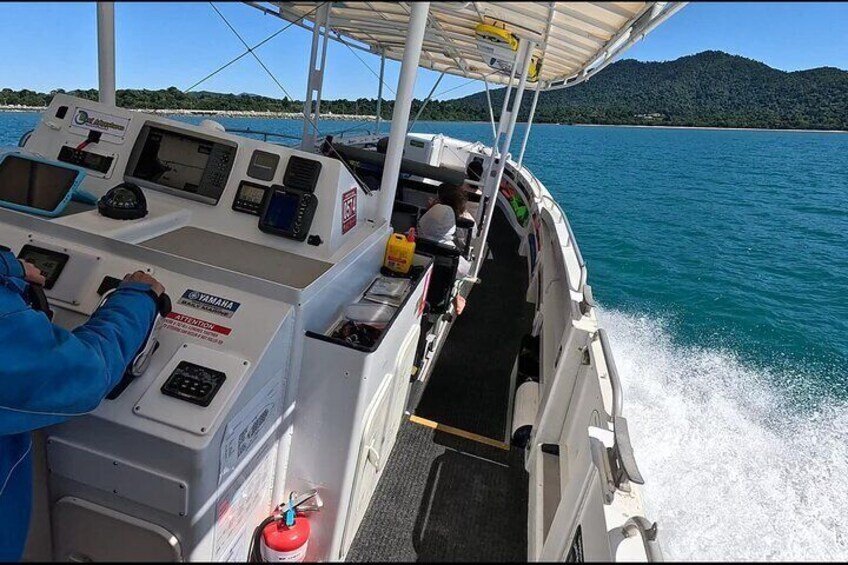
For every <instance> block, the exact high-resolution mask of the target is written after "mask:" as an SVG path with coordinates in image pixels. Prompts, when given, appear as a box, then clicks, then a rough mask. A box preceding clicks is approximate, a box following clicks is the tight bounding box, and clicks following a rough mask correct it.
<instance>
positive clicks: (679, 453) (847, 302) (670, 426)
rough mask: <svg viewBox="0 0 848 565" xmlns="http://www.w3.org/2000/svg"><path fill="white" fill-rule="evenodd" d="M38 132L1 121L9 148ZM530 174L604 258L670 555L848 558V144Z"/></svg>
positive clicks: (616, 150) (440, 126)
mask: <svg viewBox="0 0 848 565" xmlns="http://www.w3.org/2000/svg"><path fill="white" fill-rule="evenodd" d="M36 121H37V116H36V115H34V114H0V145H2V144H7V143H13V144H14V143H16V142H17V139H18V138H19V136H20V134H21V133H23V131H25V130H27V129H30V128H31V127H33V126H34V125H35V123H36ZM187 121H192V122H195V123H197V122H199V121H200V118H187ZM218 121H220V122H221V123H223V124H224V125H225V126H227V127H230V128H244V127H252V128H254V129H264V130H269V131H276V132H280V133H288V134H299V132H300V128H301V125H300V123H299V122H294V121H283V120H251V119H220V120H218ZM355 125H356V124H351V123H348V122H324V123H322V126H321V129H322V130H323V131H324V132H325V133H328V132H332V131H334V130H335V131H338V130H341V129H344V128H349V127H352V126H355ZM414 129H415V131H422V132H434V133H435V132H440V133H444V134H446V135H450V136H454V137H458V138H462V139H469V140H480V141H483V142H486V143H489V142H490V141H491V126H490V125H489V124H479V123H421V124H416V127H415V128H414ZM384 131H385V130H384ZM522 133H523V131H522V130H521V128H520V127H519V131H518V132H517V134H516V141H515V146H516V147H519V146H520V139H521V134H522ZM525 164H527V165H528V166H529V167H530V169H531V170H532V171H533V172H534V173H535V174H536V175H537V176H538V177H539V178H540V180H542V182H543V183H544V184H545V185H546V186H547V187H548V189H549V190H550V191H551V193H552V194H553V195H554V197H555V198H556V199H557V200H558V201H559V202H560V204H561V205H562V206H563V208H564V209H565V211H566V213H567V214H568V216H569V219H570V221H571V224H572V227H573V228H574V231H575V233H576V236H577V240H578V242H579V244H580V247H581V250H582V252H583V255H584V257H585V258H586V262H587V265H588V269H589V282H590V284H591V285H592V287H593V289H594V291H595V297H596V299H597V300H598V302H599V303H600V304H601V306H602V313H601V317H602V320H603V322H604V323H605V325H606V326H607V327H608V330H609V333H610V337H611V340H612V341H613V347H614V353H615V357H616V362H617V365H618V366H619V369H620V372H621V373H622V377H623V379H624V381H625V383H626V390H625V395H626V396H625V414H626V415H627V416H628V418H629V419H630V421H631V432H632V434H633V441H634V447H635V449H636V455H637V458H638V460H639V463H640V466H641V467H642V471H643V474H644V475H645V476H646V477H647V479H648V483H649V484H648V485H647V487H646V499H647V500H646V503H647V505H648V508H649V511H650V517H651V518H652V519H656V520H658V522H659V523H660V527H661V531H662V532H663V538H662V539H663V545H664V548H665V550H666V553H667V557H669V558H672V559H696V558H704V559H804V560H810V559H816V558H822V559H842V560H845V559H848V537H846V534H845V533H843V531H845V530H848V518H847V517H846V516H845V510H844V509H845V508H848V494H846V492H845V490H844V489H842V488H841V482H842V480H843V478H844V477H845V476H846V475H848V447H846V446H848V404H847V402H848V370H846V369H848V135H840V134H818V133H786V132H758V131H699V130H664V129H642V128H614V127H579V126H554V125H539V126H535V127H534V129H533V133H532V137H531V142H530V145H529V147H528V150H527V155H526V157H525Z"/></svg>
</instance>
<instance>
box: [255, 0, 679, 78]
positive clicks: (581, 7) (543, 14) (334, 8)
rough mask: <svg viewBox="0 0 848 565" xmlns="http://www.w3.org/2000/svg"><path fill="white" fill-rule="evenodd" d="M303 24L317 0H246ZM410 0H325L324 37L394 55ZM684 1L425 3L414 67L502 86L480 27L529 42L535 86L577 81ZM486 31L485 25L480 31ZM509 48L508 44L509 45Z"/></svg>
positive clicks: (397, 56) (398, 53)
mask: <svg viewBox="0 0 848 565" xmlns="http://www.w3.org/2000/svg"><path fill="white" fill-rule="evenodd" d="M246 3H247V4H248V5H251V6H253V7H256V8H259V9H261V10H262V11H264V12H266V13H269V14H274V15H276V16H278V17H280V18H282V19H285V20H288V21H290V22H294V23H295V24H297V25H300V26H301V27H304V28H306V29H311V28H312V26H314V21H315V18H316V14H318V12H319V10H318V8H319V7H321V6H322V4H324V3H323V2H246ZM410 4H411V2H361V1H357V2H331V3H330V18H329V22H330V26H329V27H330V37H331V38H332V39H334V40H336V41H340V42H342V43H345V44H347V45H348V46H350V47H353V48H359V49H362V50H366V51H369V52H371V53H376V54H382V55H384V56H385V57H386V58H388V59H394V60H398V61H400V60H402V58H403V50H404V45H405V43H406V36H407V28H408V25H409V18H410V11H411V8H410ZM685 4H686V3H685V2H432V3H431V4H430V13H429V19H428V23H427V29H426V32H425V36H424V45H423V49H422V53H421V60H420V63H419V65H420V66H421V67H424V68H428V69H431V70H434V71H438V72H445V73H448V74H452V75H458V76H463V77H467V78H474V79H481V80H487V81H489V82H493V83H500V84H507V83H509V81H510V73H509V72H504V71H502V70H499V69H497V68H495V67H492V66H490V65H489V64H488V63H487V61H486V55H485V54H484V53H483V52H481V50H480V49H479V48H478V39H477V38H478V36H477V31H478V30H480V29H481V28H479V27H478V26H480V24H484V25H488V26H495V27H499V28H502V29H505V30H507V31H508V32H511V34H512V35H513V37H514V38H515V39H522V38H523V39H527V40H530V41H533V42H535V43H536V49H535V51H534V55H535V56H536V57H537V58H538V60H539V61H540V62H541V68H540V70H539V73H538V79H537V80H538V88H539V89H540V90H551V89H558V88H563V87H567V86H571V85H573V84H577V83H579V82H582V81H584V80H586V79H587V78H589V77H590V76H592V75H593V74H595V73H596V72H598V71H600V70H601V69H602V68H604V67H605V66H606V65H607V64H609V63H610V62H612V60H613V59H614V57H615V56H616V55H619V54H620V53H622V52H624V51H626V50H627V49H628V48H629V47H630V46H632V45H633V44H634V43H636V42H637V41H639V40H640V39H642V38H643V37H644V36H645V34H647V33H648V32H650V31H651V30H652V29H653V28H654V27H656V26H657V25H658V24H659V23H661V22H662V21H664V20H665V19H667V18H668V17H670V16H671V15H672V14H673V13H675V12H676V11H677V10H679V9H680V8H682V7H683V5H685ZM488 29H490V30H491V29H492V28H488ZM513 49H515V46H514V44H513Z"/></svg>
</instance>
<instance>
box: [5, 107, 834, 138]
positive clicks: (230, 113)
mask: <svg viewBox="0 0 848 565" xmlns="http://www.w3.org/2000/svg"><path fill="white" fill-rule="evenodd" d="M46 109H47V107H46V106H16V105H0V112H21V113H27V112H38V113H40V112H43V111H45V110H46ZM128 109H129V110H131V111H133V112H143V113H145V114H156V115H160V116H200V117H203V116H213V117H222V118H258V119H263V118H264V119H278V120H299V119H302V118H303V114H302V113H301V112H261V111H251V110H189V109H174V110H158V109H157V110H153V109H148V108H128ZM376 119H377V116H375V115H373V114H371V115H358V114H332V113H329V112H328V113H326V114H324V113H322V114H321V120H325V121H352V122H355V121H361V122H367V121H373V120H376ZM387 121H390V120H387ZM439 121H445V122H452V123H469V124H485V123H488V122H486V121H478V120H439ZM519 123H520V124H525V125H526V123H527V122H519ZM536 125H545V126H566V125H568V126H579V127H616V128H645V129H658V128H659V129H695V130H716V131H776V132H781V131H783V132H800V133H848V131H846V130H839V129H790V128H783V129H778V128H775V129H770V128H737V127H718V126H667V125H659V124H658V125H647V124H577V123H573V124H572V123H557V122H538V123H537V124H536Z"/></svg>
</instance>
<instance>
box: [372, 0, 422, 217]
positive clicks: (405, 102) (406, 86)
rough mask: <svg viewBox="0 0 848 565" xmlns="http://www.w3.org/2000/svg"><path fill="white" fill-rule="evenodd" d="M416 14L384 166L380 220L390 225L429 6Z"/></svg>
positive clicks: (414, 4) (413, 4)
mask: <svg viewBox="0 0 848 565" xmlns="http://www.w3.org/2000/svg"><path fill="white" fill-rule="evenodd" d="M410 6H411V8H412V13H411V14H410V16H409V28H408V30H407V35H406V45H405V46H404V49H403V62H402V63H401V67H400V76H399V77H398V87H397V96H396V97H395V107H394V110H393V111H392V127H391V129H390V130H389V147H388V149H387V151H386V161H385V165H384V166H383V178H382V180H381V181H380V209H379V214H378V216H377V217H378V218H383V219H385V220H386V221H389V220H390V219H391V216H392V208H393V207H394V202H395V193H396V192H397V183H398V176H399V174H400V162H401V159H402V158H403V146H404V145H405V144H406V126H407V124H409V111H410V109H411V108H412V96H413V89H414V87H415V77H416V75H417V74H418V61H419V59H420V58H421V45H422V44H423V43H424V32H425V30H426V28H427V14H428V12H429V11H430V3H429V2H410Z"/></svg>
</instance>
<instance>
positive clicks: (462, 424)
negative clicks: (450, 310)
mask: <svg viewBox="0 0 848 565" xmlns="http://www.w3.org/2000/svg"><path fill="white" fill-rule="evenodd" d="M495 210H496V211H495V215H494V216H493V218H492V226H491V228H490V231H489V249H490V250H491V253H492V258H490V259H488V260H487V261H485V262H484V263H483V268H482V269H481V270H480V279H481V281H482V282H481V283H480V284H478V285H477V286H476V287H475V288H474V289H473V290H472V291H471V294H470V295H469V296H468V302H467V304H466V307H465V311H464V312H463V313H462V315H461V316H459V317H458V318H457V320H456V322H455V323H454V325H453V328H451V331H450V334H449V335H448V339H447V341H446V343H445V345H444V347H443V348H442V352H441V355H439V359H438V360H437V361H436V365H435V367H434V368H433V372H432V374H431V375H430V377H429V379H428V381H427V385H426V389H425V390H424V393H423V395H422V397H421V401H420V402H419V404H418V408H417V409H416V410H415V413H416V415H418V416H421V417H422V418H426V419H428V420H434V421H436V422H438V423H440V424H445V425H448V426H452V427H455V428H459V429H461V430H465V431H468V432H473V433H475V434H479V435H482V436H485V437H488V438H491V439H496V440H499V441H503V440H504V439H505V438H506V437H508V436H507V430H506V427H507V425H508V422H509V419H508V411H509V400H510V395H511V394H512V392H513V391H512V387H511V384H512V383H511V377H512V368H513V364H514V363H515V358H516V356H517V355H518V352H519V350H520V346H521V337H522V336H523V335H524V334H526V333H528V332H529V331H530V329H531V326H532V324H533V305H532V304H529V303H528V302H527V301H526V300H525V296H526V293H527V284H528V280H527V259H526V258H524V257H521V256H519V255H518V246H519V238H518V236H517V235H516V234H515V232H514V231H513V229H512V227H511V226H510V225H509V223H508V222H507V219H506V217H505V216H504V213H503V212H502V211H501V210H500V209H499V208H496V209H495Z"/></svg>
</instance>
